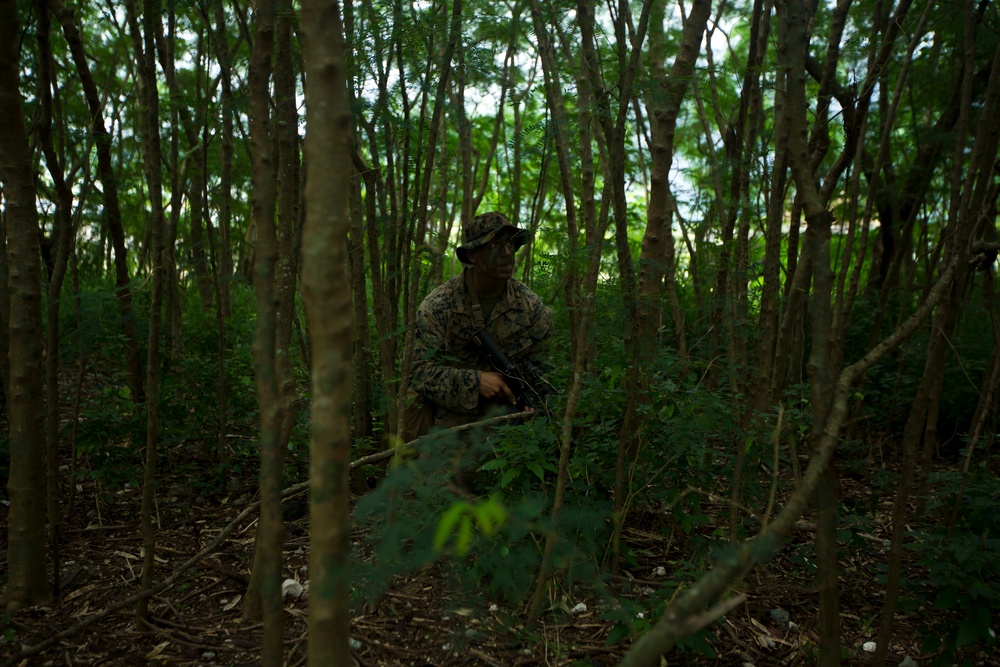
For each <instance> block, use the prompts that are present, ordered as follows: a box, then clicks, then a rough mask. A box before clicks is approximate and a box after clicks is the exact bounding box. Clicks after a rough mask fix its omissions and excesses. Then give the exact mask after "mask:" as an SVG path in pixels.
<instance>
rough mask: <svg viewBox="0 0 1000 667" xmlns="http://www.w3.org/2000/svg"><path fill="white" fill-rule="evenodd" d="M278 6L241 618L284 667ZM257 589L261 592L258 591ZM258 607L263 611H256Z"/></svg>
mask: <svg viewBox="0 0 1000 667" xmlns="http://www.w3.org/2000/svg"><path fill="white" fill-rule="evenodd" d="M275 10H276V6H275V2H274V0H259V1H258V2H257V28H256V35H255V37H254V45H253V54H252V56H251V60H250V119H251V122H250V140H251V145H252V150H253V203H252V215H253V224H254V226H255V228H256V231H257V238H256V244H255V247H254V258H255V261H254V291H255V292H256V295H257V326H256V332H255V336H254V343H253V357H254V371H255V373H256V375H257V402H258V405H259V409H260V494H261V507H260V521H259V523H258V526H257V544H256V548H255V550H254V551H255V553H254V562H253V570H254V572H253V574H252V575H251V586H250V589H248V590H247V596H246V598H245V599H244V601H243V617H244V618H254V617H256V616H257V614H258V613H259V614H260V616H261V617H262V618H263V621H264V638H263V647H262V649H261V664H262V665H264V666H265V667H280V666H281V664H282V656H283V654H284V645H283V638H284V622H285V619H284V615H285V612H284V609H283V607H282V603H281V581H282V577H281V560H282V545H283V544H284V524H283V522H282V517H281V475H282V472H281V471H282V460H283V457H282V454H283V452H282V451H281V446H280V440H281V423H282V413H283V410H282V405H281V400H280V395H279V386H278V371H277V360H276V355H277V350H276V345H277V326H278V325H277V318H278V312H277V311H278V295H277V287H276V278H275V273H276V265H277V262H278V238H277V230H276V228H275V222H274V217H275V216H274V214H275V200H276V180H275V166H274V141H273V138H272V132H271V121H270V117H271V116H270V109H269V107H270V100H271V95H270V79H271V71H272V70H271V59H272V54H273V52H274V37H275V13H276V12H275ZM255 584H256V586H255ZM258 605H259V610H258Z"/></svg>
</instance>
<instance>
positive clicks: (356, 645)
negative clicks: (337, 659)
mask: <svg viewBox="0 0 1000 667" xmlns="http://www.w3.org/2000/svg"><path fill="white" fill-rule="evenodd" d="M347 643H348V644H350V645H351V648H353V649H354V650H355V651H360V650H361V646H362V644H361V642H359V641H358V640H357V639H355V638H354V637H351V638H350V639H348V640H347Z"/></svg>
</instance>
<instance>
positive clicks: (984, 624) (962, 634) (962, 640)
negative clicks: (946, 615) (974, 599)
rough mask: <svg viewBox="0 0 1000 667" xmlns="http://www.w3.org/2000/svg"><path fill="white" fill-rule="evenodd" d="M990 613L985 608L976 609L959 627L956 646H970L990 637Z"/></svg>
mask: <svg viewBox="0 0 1000 667" xmlns="http://www.w3.org/2000/svg"><path fill="white" fill-rule="evenodd" d="M989 629H990V613H989V612H988V611H986V609H984V608H983V607H975V608H973V609H972V611H970V612H969V615H968V616H966V617H965V619H964V620H963V621H962V622H961V624H959V626H958V638H957V639H956V640H955V646H969V645H971V644H975V643H976V642H978V641H980V640H981V639H986V638H987V637H989Z"/></svg>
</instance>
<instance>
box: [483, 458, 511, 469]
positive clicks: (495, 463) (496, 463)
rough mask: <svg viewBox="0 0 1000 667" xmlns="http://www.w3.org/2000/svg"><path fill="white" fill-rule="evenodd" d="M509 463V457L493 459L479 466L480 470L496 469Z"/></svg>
mask: <svg viewBox="0 0 1000 667" xmlns="http://www.w3.org/2000/svg"><path fill="white" fill-rule="evenodd" d="M505 465H507V459H502V458H501V459H493V460H492V461H487V462H486V463H484V464H483V465H481V466H479V469H480V470H496V469H497V468H502V467H504V466H505Z"/></svg>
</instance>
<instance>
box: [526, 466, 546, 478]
mask: <svg viewBox="0 0 1000 667" xmlns="http://www.w3.org/2000/svg"><path fill="white" fill-rule="evenodd" d="M528 470H530V471H531V472H533V473H535V477H537V478H538V480H539V481H541V482H544V481H545V471H544V470H542V466H540V465H538V463H537V462H535V461H532V462H531V463H529V464H528Z"/></svg>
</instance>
